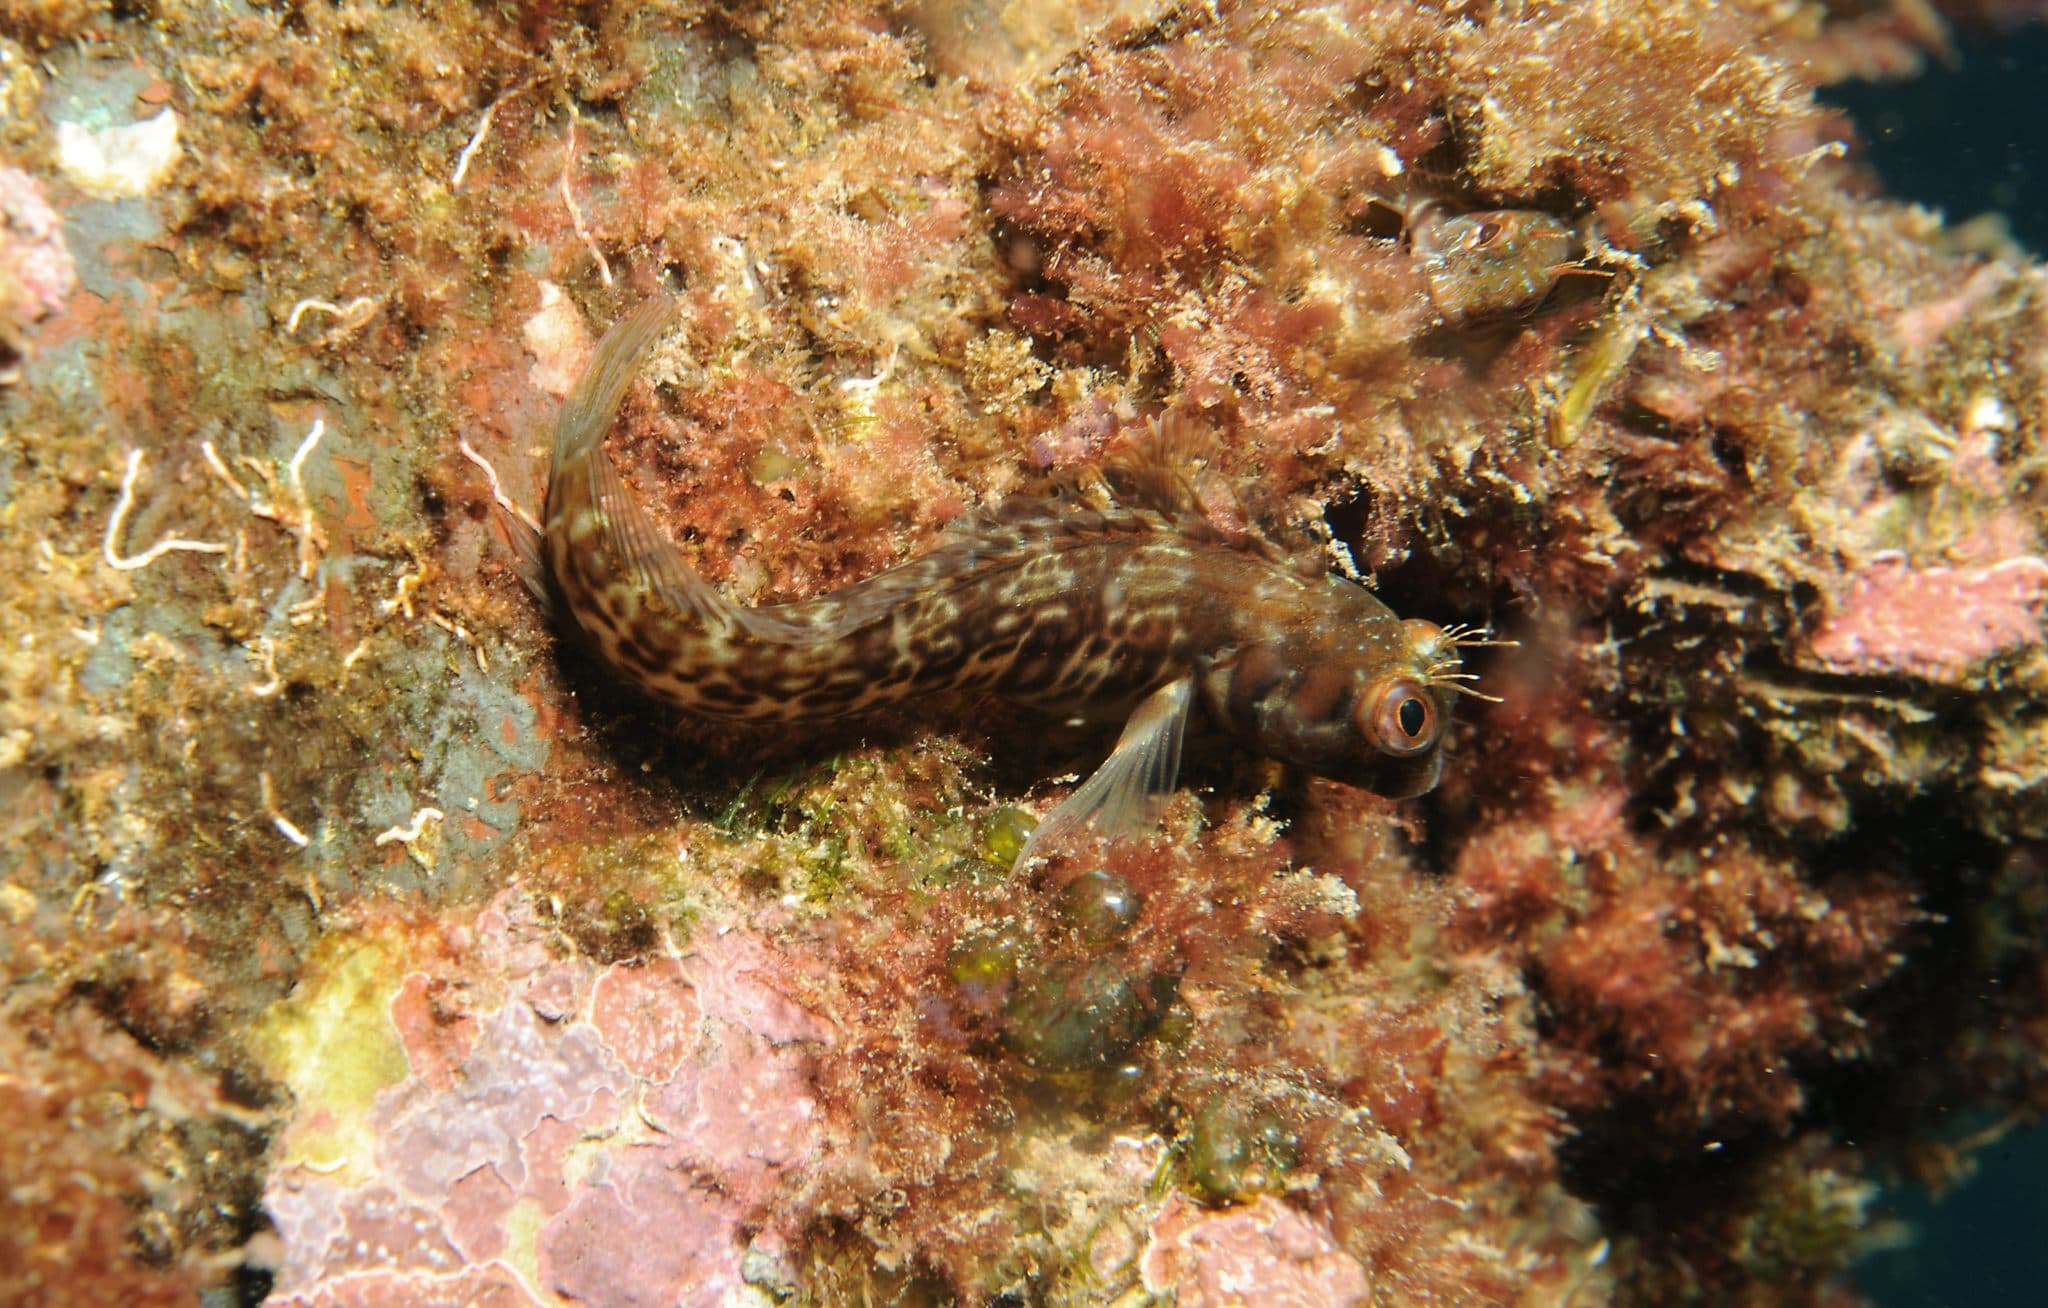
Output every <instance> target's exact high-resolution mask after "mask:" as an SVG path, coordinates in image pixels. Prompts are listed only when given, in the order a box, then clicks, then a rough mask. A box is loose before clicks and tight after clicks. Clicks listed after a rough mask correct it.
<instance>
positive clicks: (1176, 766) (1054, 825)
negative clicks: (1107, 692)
mask: <svg viewBox="0 0 2048 1308" xmlns="http://www.w3.org/2000/svg"><path fill="white" fill-rule="evenodd" d="M1194 698H1195V682H1194V678H1192V677H1182V678H1180V679H1179V680H1178V681H1169V682H1167V683H1166V684H1165V685H1164V686H1161V687H1160V688H1159V689H1157V690H1155V691H1153V692H1152V693H1151V694H1150V695H1147V696H1146V697H1145V699H1144V701H1143V702H1142V703H1140V704H1139V705H1138V707H1137V709H1136V710H1134V711H1133V712H1132V714H1131V718H1130V721H1128V722H1126V723H1125V724H1124V731H1123V734H1122V735H1121V736H1118V737H1117V741H1116V748H1115V749H1112V750H1110V751H1109V757H1108V758H1107V759H1105V760H1104V761H1103V764H1102V766H1101V767H1099V768H1097V769H1096V770H1095V774H1094V775H1093V776H1091V777H1089V778H1088V779H1087V780H1086V781H1084V782H1082V783H1081V784H1080V786H1079V787H1078V788H1077V789H1076V790H1075V791H1074V793H1073V794H1071V795H1069V796H1067V798H1066V800H1065V802H1063V803H1061V804H1060V805H1059V807H1057V808H1055V809H1053V811H1052V812H1050V813H1048V814H1046V815H1045V820H1044V821H1042V822H1040V823H1039V824H1038V829H1037V830H1036V831H1033V832H1032V833H1031V838H1030V839H1029V840H1027V841H1025V842H1024V848H1023V850H1022V851H1020V852H1019V853H1018V855H1017V865H1018V866H1020V867H1021V866H1023V865H1024V864H1025V863H1028V862H1029V861H1030V860H1031V857H1032V855H1033V853H1034V852H1035V851H1036V850H1037V849H1038V847H1039V846H1041V845H1043V844H1045V843H1047V842H1049V841H1052V840H1055V839H1057V838H1058V837H1060V836H1062V835H1065V834H1066V833H1067V832H1069V831H1072V830H1074V829H1075V828H1076V827H1079V826H1084V825H1086V824H1089V823H1093V824H1094V825H1095V827H1096V829H1097V830H1099V831H1101V832H1102V833H1103V834H1104V835H1106V836H1126V835H1131V834H1134V833H1136V832H1139V831H1142V830H1144V829H1145V827H1146V826H1147V825H1148V824H1149V823H1151V822H1153V821H1154V820H1156V817H1157V814H1158V808H1159V802H1160V801H1161V800H1162V799H1164V798H1165V797H1166V796H1167V795H1170V794H1172V793H1173V786H1174V782H1175V781H1176V780H1178V779H1179V777H1180V744H1181V737H1182V735H1184V734H1185V733H1186V730H1187V725H1188V706H1189V705H1190V704H1192V703H1193V702H1194Z"/></svg>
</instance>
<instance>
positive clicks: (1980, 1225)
mask: <svg viewBox="0 0 2048 1308" xmlns="http://www.w3.org/2000/svg"><path fill="white" fill-rule="evenodd" d="M1958 56H1959V57H1958V60H1957V62H1956V63H1955V64H1954V65H1953V66H1948V67H1940V66H1937V67H1935V68H1933V69H1931V70H1930V71H1929V72H1927V73H1926V74H1925V75H1923V76H1921V77H1919V78H1917V79H1915V80H1913V81H1911V82H1908V83H1905V84H1903V85H1892V86H1861V85H1859V86H1849V87H1842V88H1837V89H1835V90H1832V91H1830V92H1828V94H1827V96H1826V98H1827V99H1828V100H1829V101H1831V102H1832V103H1835V104H1838V105H1840V106H1842V107H1843V108H1845V109H1847V110H1849V111H1850V113H1851V114H1852V115H1854V117H1855V119H1856V123H1857V127H1858V129H1859V131H1860V132H1861V134H1862V138H1863V147H1864V154H1863V158H1864V160H1865V162H1867V163H1868V164H1869V165H1871V166H1872V167H1873V168H1875V169H1876V171H1877V172H1878V173H1879V175H1881V176H1882V177H1883V178H1884V181H1885V184H1886V186H1887V187H1888V189H1889V190H1890V191H1891V192H1892V193H1893V194H1895V195H1898V196H1901V197H1904V198H1907V199H1911V200H1915V201H1918V202H1919V203H1921V204H1924V205H1927V206H1928V207H1930V208H1934V209H1939V210H1941V211H1942V212H1943V213H1944V214H1945V215H1946V216H1947V218H1948V219H1949V220H1950V221H1951V222H1961V221H1964V220H1966V219H1969V218H1973V217H1976V216H1977V215H1979V214H1982V213H1986V212H1994V211H1995V212H1998V213H2001V214H2003V215H2005V217H2006V219H2007V221H2008V223H2009V224H2010V227H2011V231H2012V234H2013V236H2014V237H2016V238H2017V239H2018V240H2019V241H2020V243H2021V244H2022V245H2024V246H2026V247H2027V248H2028V249H2029V250H2031V251H2033V252H2034V253H2035V255H2036V256H2037V257H2038V256H2040V255H2041V254H2043V253H2048V26H2035V27H2032V28H2027V29H2023V30H2021V31H2019V32H2015V33H2012V34H2010V35H1993V34H1989V33H1980V34H1978V35H1976V36H1974V37H1966V38H1965V40H1964V42H1963V43H1962V44H1961V46H1960V47H1959V50H1958ZM1971 1107H1974V1106H1972V1105H1957V1106H1956V1108H1957V1109H1958V1110H1959V1114H1960V1113H1963V1112H1967V1111H1968V1109H1969V1108H1971ZM1977 1163H1978V1168H1977V1171H1976V1174H1975V1175H1974V1176H1973V1177H1972V1178H1971V1179H1970V1180H1969V1181H1968V1182H1966V1183H1965V1184H1964V1185H1963V1186H1961V1187H1960V1188H1959V1189H1957V1190H1954V1191H1952V1192H1950V1193H1949V1194H1947V1195H1945V1196H1943V1197H1942V1198H1941V1199H1940V1200H1938V1201H1937V1200H1935V1199H1933V1198H1932V1197H1931V1196H1929V1195H1928V1194H1926V1193H1925V1192H1924V1191H1921V1190H1919V1189H1917V1188H1913V1187H1902V1188H1898V1189H1894V1190H1889V1191H1887V1192H1886V1194H1885V1197H1884V1199H1883V1201H1882V1202H1881V1203H1880V1205H1879V1207H1878V1209H1877V1211H1876V1213H1875V1214H1874V1215H1875V1216H1876V1217H1877V1218H1879V1219H1880V1220H1890V1221H1897V1222H1899V1223H1903V1224H1904V1226H1905V1228H1906V1230H1907V1231H1908V1232H1910V1235H1911V1243H1909V1244H1907V1245H1905V1246H1904V1247H1901V1248H1898V1249H1893V1250H1889V1251H1887V1252H1885V1253H1881V1254H1875V1255H1872V1256H1871V1257H1869V1258H1868V1259H1867V1260H1865V1262H1864V1263H1863V1264H1862V1265H1861V1266H1860V1267H1859V1268H1858V1269H1857V1281H1858V1283H1859V1284H1860V1285H1861V1286H1862V1287H1863V1289H1864V1290H1865V1291H1866V1293H1868V1294H1869V1295H1870V1296H1871V1297H1872V1298H1873V1299H1874V1300H1875V1301H1876V1302H1877V1303H1878V1304H1879V1305H1881V1308H2036V1306H2037V1305H2040V1304H2044V1303H2048V1128H2041V1127H2035V1128H2033V1129H2030V1130H2025V1131H2015V1132H2013V1133H2012V1134H2010V1135H2008V1136H2006V1137H2005V1138H2004V1139H2002V1140H2000V1141H1999V1142H1998V1143H1996V1144H1993V1145H1991V1146H1989V1147H1987V1148H1985V1149H1984V1150H1983V1151H1982V1153H1980V1154H1979V1155H1978V1156H1977Z"/></svg>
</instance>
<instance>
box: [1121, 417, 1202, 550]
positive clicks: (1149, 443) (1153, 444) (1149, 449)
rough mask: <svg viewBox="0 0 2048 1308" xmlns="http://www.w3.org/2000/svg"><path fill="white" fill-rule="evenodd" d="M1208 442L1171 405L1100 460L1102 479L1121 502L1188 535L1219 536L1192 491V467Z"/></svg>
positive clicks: (1191, 420) (1197, 425) (1199, 427)
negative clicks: (1120, 447) (1143, 511)
mask: <svg viewBox="0 0 2048 1308" xmlns="http://www.w3.org/2000/svg"><path fill="white" fill-rule="evenodd" d="M1209 444H1210V436H1209V433H1208V432H1207V431H1206V430H1205V429H1203V428H1202V427H1201V425H1200V424H1198V423H1197V422H1196V421H1195V420H1194V419H1192V418H1190V417H1189V416H1188V415H1187V414H1186V413H1184V412H1182V411H1181V410H1179V409H1169V410H1167V411H1166V412H1165V413H1163V414H1160V415H1159V416H1158V417H1155V418H1152V419H1150V420H1148V421H1147V422H1146V424H1145V430H1144V431H1143V432H1142V433H1140V434H1139V436H1138V437H1137V438H1136V439H1135V440H1133V441H1131V442H1130V443H1129V444H1127V445H1125V446H1124V447H1123V448H1122V449H1121V450H1119V451H1117V452H1116V453H1115V454H1113V455H1111V456H1110V457H1109V458H1108V459H1107V460H1105V461H1104V463H1103V466H1102V473H1103V477H1104V479H1105V480H1106V481H1107V482H1108V483H1109V487H1110V490H1111V491H1112V492H1113V493H1114V494H1115V495H1116V497H1117V499H1118V500H1119V501H1120V502H1122V503H1125V504H1130V505H1133V506H1135V507H1137V508H1142V509H1150V510H1152V512H1154V513H1157V514H1159V515H1160V516H1161V517H1163V518H1165V519H1166V520H1167V521H1168V522H1170V523H1172V524H1173V525H1174V527H1175V528H1176V529H1178V530H1180V531H1182V532H1184V533H1187V534H1189V535H1194V536H1198V537H1201V538H1204V539H1212V538H1221V537H1222V535H1223V533H1222V532H1221V531H1219V530H1218V529H1217V527H1216V524H1215V523H1214V522H1212V521H1210V518H1209V515H1208V512H1207V511H1206V510H1205V509H1204V508H1203V507H1202V497H1201V495H1200V494H1199V493H1198V492H1197V491H1196V490H1195V481H1194V469H1195V468H1196V466H1197V465H1198V464H1199V463H1200V462H1201V459H1200V453H1201V451H1202V450H1203V449H1204V448H1205V447H1207V446H1208V445H1209Z"/></svg>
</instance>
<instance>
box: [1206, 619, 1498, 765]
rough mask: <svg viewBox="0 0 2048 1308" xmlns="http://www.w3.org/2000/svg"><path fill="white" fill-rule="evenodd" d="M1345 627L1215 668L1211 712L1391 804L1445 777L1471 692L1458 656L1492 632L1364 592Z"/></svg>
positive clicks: (1259, 646) (1209, 674)
mask: <svg viewBox="0 0 2048 1308" xmlns="http://www.w3.org/2000/svg"><path fill="white" fill-rule="evenodd" d="M1332 584H1333V585H1337V586H1343V587H1344V588H1345V589H1346V590H1347V591H1348V592H1350V593H1349V594H1347V595H1345V597H1344V602H1343V603H1341V604H1340V605H1338V606H1336V608H1337V614H1335V615H1331V616H1337V617H1338V618H1339V620H1337V621H1330V622H1326V623H1319V624H1312V625H1304V626H1302V627H1297V628H1294V629H1291V630H1287V631H1283V632H1277V633H1274V634H1273V636H1272V638H1270V639H1265V640H1261V641H1259V642H1257V643H1254V644H1248V645H1245V646H1242V647H1240V648H1239V649H1237V650H1235V651H1233V652H1232V653H1231V654H1230V655H1229V656H1228V657H1226V658H1224V659H1220V660H1218V661H1217V663H1216V664H1214V665H1213V666H1212V667H1210V668H1207V669H1205V670H1204V672H1203V675H1202V679H1201V684H1202V689H1203V692H1204V694H1205V697H1206V698H1207V700H1208V706H1209V709H1210V711H1211V712H1212V713H1213V714H1214V715H1215V716H1216V717H1217V718H1218V720H1220V721H1222V722H1224V723H1226V724H1227V725H1228V726H1229V727H1230V728H1231V729H1232V730H1233V731H1234V732H1236V733H1237V734H1238V735H1239V736H1240V737H1241V738H1243V739H1244V740H1245V743H1246V744H1248V745H1250V746H1251V747H1252V748H1253V749H1256V750H1258V751H1259V752H1260V753H1262V754H1265V755H1267V756H1268V757H1271V758H1277V759H1281V760H1283V761H1285V762H1289V763H1293V764H1296V765H1298V766H1300V767H1303V768H1306V769H1308V770H1309V771H1310V772H1313V773H1315V774H1316V775H1317V776H1323V777H1329V778H1330V779H1332V780H1334V781H1342V782H1345V783H1347V784H1350V785H1354V786H1359V787H1362V788H1364V789H1366V790H1370V791H1372V792H1373V793H1375V794H1379V795H1386V796H1388V797H1390V798H1396V799H1400V798H1406V797H1408V796H1411V795H1420V794H1422V793H1423V792H1425V791H1427V790H1429V789H1430V788H1431V787H1433V786H1434V785H1436V782H1437V777H1438V776H1439V775H1440V774H1441V773H1442V771H1443V747H1444V742H1445V740H1446V739H1448V738H1449V735H1450V728H1451V703H1452V699H1453V697H1454V696H1456V695H1458V694H1469V695H1477V694H1478V692H1477V691H1475V690H1472V689H1470V688H1469V687H1468V685H1467V684H1466V683H1468V682H1470V681H1471V680H1472V679H1473V678H1472V674H1470V673H1468V672H1466V671H1464V668H1463V664H1462V660H1461V658H1460V656H1459V653H1458V651H1459V649H1460V648H1461V647H1463V646H1467V645H1475V644H1485V643H1489V642H1487V641H1485V640H1484V633H1483V632H1478V631H1472V630H1469V629H1465V628H1457V627H1454V628H1451V629H1448V630H1446V629H1445V628H1443V627H1439V626H1437V625H1436V624H1435V623H1433V622H1423V621H1420V620H1419V619H1409V620H1407V621H1403V620H1402V619H1400V618H1398V617H1396V616H1395V615H1394V614H1393V613H1392V612H1391V611H1390V610H1388V609H1387V607H1386V606H1385V605H1383V604H1381V603H1380V602H1379V601H1378V600H1377V599H1374V598H1373V597H1372V596H1371V595H1370V594H1369V593H1368V592H1366V591H1364V590H1363V589H1361V588H1358V587H1354V586H1349V585H1348V584H1346V583H1342V582H1333V583H1332Z"/></svg>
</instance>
